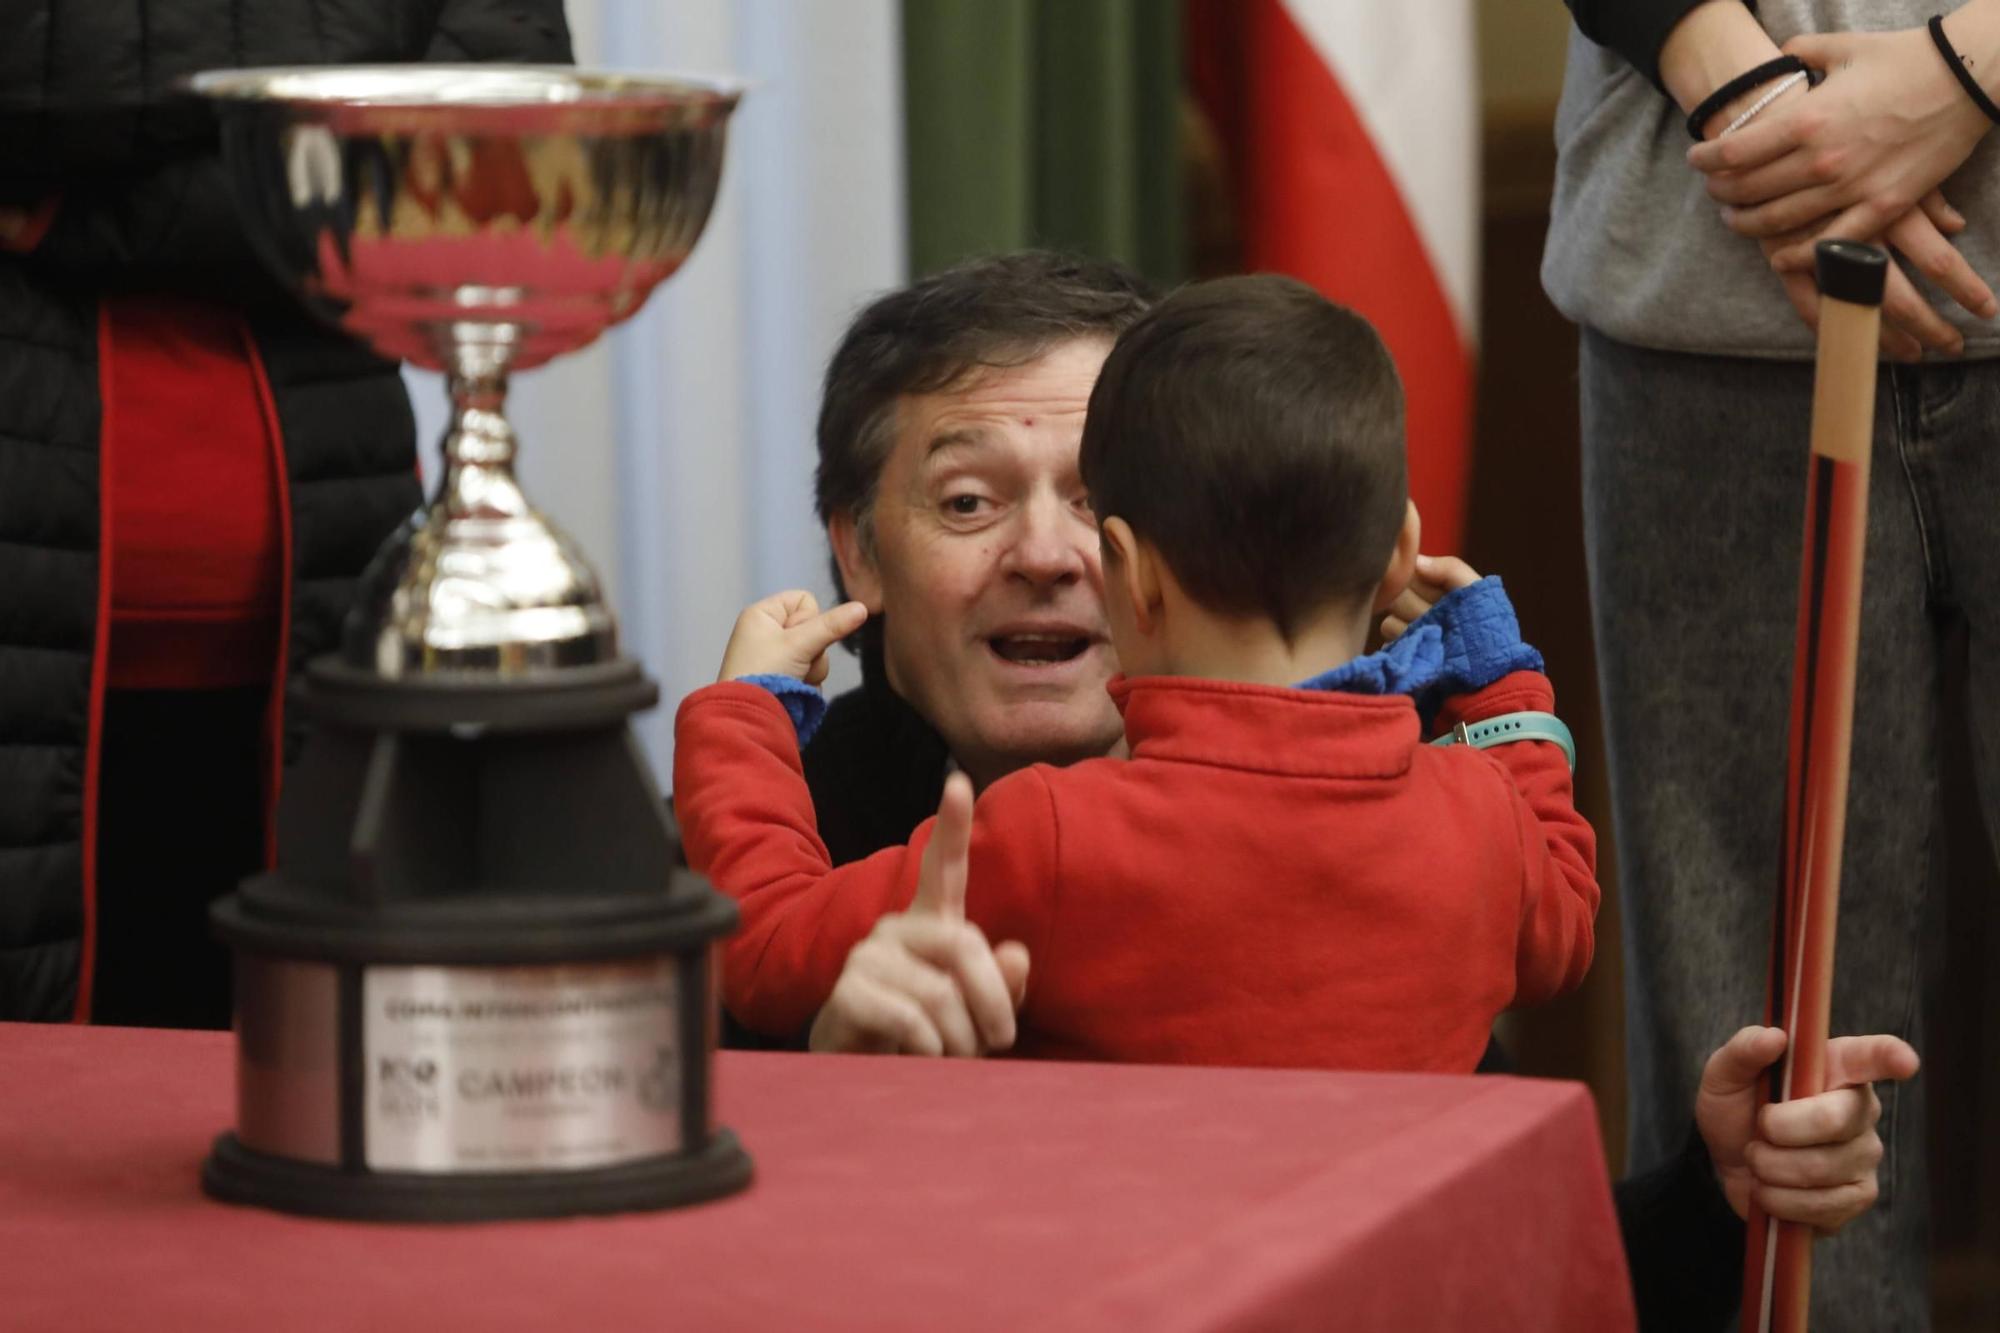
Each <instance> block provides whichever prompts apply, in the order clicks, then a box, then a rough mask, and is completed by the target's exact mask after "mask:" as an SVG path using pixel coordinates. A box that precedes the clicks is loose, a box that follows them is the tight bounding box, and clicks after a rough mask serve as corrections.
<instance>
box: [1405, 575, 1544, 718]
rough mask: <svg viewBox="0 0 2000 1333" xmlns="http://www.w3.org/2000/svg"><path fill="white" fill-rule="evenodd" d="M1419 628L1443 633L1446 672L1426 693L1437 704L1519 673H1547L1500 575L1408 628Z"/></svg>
mask: <svg viewBox="0 0 2000 1333" xmlns="http://www.w3.org/2000/svg"><path fill="white" fill-rule="evenodd" d="M1419 625H1436V626H1437V627H1438V629H1440V630H1441V631H1443V634H1444V668H1443V670H1442V671H1441V672H1439V674H1438V678H1437V680H1436V681H1434V682H1433V683H1432V685H1431V687H1430V690H1429V691H1427V693H1429V694H1430V697H1431V699H1433V700H1435V701H1436V702H1437V703H1442V702H1443V701H1444V700H1446V699H1449V698H1451V697H1452V696H1453V695H1458V694H1470V693H1472V692H1473V691H1474V690H1483V689H1485V688H1486V687H1487V686H1488V685H1491V684H1492V683H1493V682H1494V681H1496V680H1499V679H1500V678H1501V677H1502V676H1506V675H1508V674H1510V673H1512V672H1515V671H1540V670H1542V669H1543V663H1542V655H1541V654H1540V653H1538V652H1536V651H1535V650H1534V649H1533V648H1532V647H1530V646H1529V645H1527V644H1525V643H1523V642H1522V641H1521V622H1520V620H1519V619H1517V618H1516V617H1515V615H1514V604H1513V603H1512V602H1510V601H1508V600H1507V590H1506V588H1505V587H1504V586H1502V584H1501V582H1500V577H1499V576H1498V575H1497V574H1489V575H1488V576H1487V577H1485V578H1483V579H1481V580H1479V582H1477V583H1472V584H1468V585H1466V586H1465V587H1463V588H1454V589H1453V590H1452V591H1450V592H1448V593H1446V594H1445V595H1444V596H1443V597H1442V598H1440V599H1438V603H1437V605H1436V606H1433V607H1432V608H1431V609H1430V610H1428V611H1426V612H1425V613H1424V614H1423V615H1421V616H1419V617H1417V619H1416V621H1415V622H1414V623H1413V624H1412V625H1411V626H1410V629H1415V628H1417V626H1419ZM1405 632H1406V633H1407V632H1408V631H1405Z"/></svg>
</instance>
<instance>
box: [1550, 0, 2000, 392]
mask: <svg viewBox="0 0 2000 1333" xmlns="http://www.w3.org/2000/svg"><path fill="white" fill-rule="evenodd" d="M1939 7H1940V6H1939V0H1924V2H1923V3H1917V0H1760V3H1759V4H1758V5H1757V17H1758V19H1759V21H1761V22H1762V23H1763V25H1764V30H1765V31H1766V32H1768V33H1770V35H1771V37H1772V39H1773V40H1774V41H1777V42H1779V43H1783V42H1784V41H1785V40H1786V39H1788V38H1790V37H1793V36H1795V35H1796V34H1798V33H1801V32H1854V31H1869V30H1878V31H1879V30H1884V29H1895V28H1910V27H1919V28H1920V27H1922V26H1923V24H1924V23H1925V22H1926V21H1927V20H1928V19H1929V18H1930V16H1931V15H1932V14H1934V13H1937V12H1939ZM1944 8H1945V9H1946V10H1949V9H1950V8H1951V5H1950V3H1949V0H1946V3H1945V5H1944ZM1691 143H1692V140H1690V139H1689V138H1688V134H1687V118H1686V117H1685V116H1683V115H1682V114H1681V112H1680V109H1679V108H1678V107H1676V106H1675V105H1674V104H1673V102H1672V101H1671V100H1670V99H1669V98H1667V97H1665V96H1663V95H1662V94H1661V93H1660V91H1659V89H1657V88H1655V87H1654V86H1653V85H1652V84H1651V83H1650V82H1648V81H1647V79H1646V77H1645V76H1644V75H1643V74H1641V73H1640V72H1639V71H1638V70H1636V69H1634V68H1633V67H1632V66H1631V65H1630V64H1628V63H1627V62H1626V60H1625V59H1624V57H1622V56H1620V55H1618V54H1617V53H1616V52H1613V51H1609V50H1606V49H1605V48H1603V47H1600V46H1598V45H1596V44H1595V43H1593V42H1591V41H1590V40H1589V39H1587V38H1585V37H1584V36H1583V35H1582V34H1581V33H1579V32H1577V31H1575V30H1574V29H1572V30H1571V32H1570V42H1569V63H1568V66H1567V68H1566V70H1565V71H1564V75H1563V94H1562V103H1561V105H1560V106H1559V107H1558V108H1557V111H1556V148H1557V150H1558V153H1559V157H1558V160H1557V166H1556V191H1555V201H1554V205H1553V208H1552V210H1551V216H1550V219H1549V239H1548V245H1547V247H1546V248H1545V249H1544V251H1543V253H1542V286H1543V287H1544V288H1545V289H1546V290H1547V291H1548V294H1549V299H1550V300H1552V301H1554V302H1555V304H1556V308H1557V309H1559V310H1561V311H1562V312H1563V314H1565V315H1567V316H1568V317H1569V318H1570V319H1571V320H1573V321H1575V322H1576V323H1578V324H1583V325H1587V326H1588V327H1590V328H1593V329H1596V330H1597V331H1598V332H1600V333H1603V334H1606V335H1608V336H1610V337H1612V338H1616V339H1618V340H1619V341H1621V342H1627V343H1634V344H1637V345H1639V346H1642V347H1656V348H1662V349H1665V350H1669V351H1682V352H1705V353H1710V354H1718V355H1733V356H1755V357H1774V358H1782V359H1787V360H1808V359H1810V358H1811V356H1812V353H1813V336H1812V334H1811V332H1810V331H1808V330H1807V328H1806V326H1805V325H1804V324H1803V323H1801V322H1800V320H1799V317H1798V315H1797V314H1796V313H1795V312H1794V311H1793V310H1792V306H1791V303H1790V302H1789V301H1787V300H1786V299H1785V294H1784V291H1783V289H1782V288H1781V287H1780V286H1779V282H1778V278H1777V275H1776V274H1774V273H1772V272H1771V270H1770V266H1769V265H1768V264H1766V263H1765V261H1764V255H1763V252H1762V251H1761V250H1759V249H1758V247H1757V243H1756V242H1755V241H1751V240H1747V239H1745V238H1743V237H1741V236H1738V235H1736V234H1735V233H1734V232H1732V231H1730V230H1729V229H1728V228H1727V227H1725V226H1723V225H1722V220H1721V218H1720V216H1719V212H1720V208H1719V205H1717V204H1716V202H1715V201H1714V200H1713V199H1710V198H1709V197H1708V193H1707V191H1706V190H1704V189H1703V182H1702V176H1701V173H1699V172H1697V171H1695V170H1694V169H1693V168H1692V167H1690V166H1688V164H1687V160H1686V155H1687V150H1688V148H1689V146H1690V145H1691ZM1943 190H1944V196H1945V198H1946V199H1948V200H1950V201H1951V203H1952V204H1953V205H1954V206H1955V207H1956V208H1957V209H1958V211H1959V212H1961V213H1963V214H1964V215H1965V218H1966V222H1967V224H1968V225H1967V226H1966V229H1965V230H1964V231H1963V232H1961V233H1959V235H1958V236H1956V237H1955V238H1953V242H1954V244H1956V245H1957V246H1958V248H1959V251H1960V253H1962V254H1963V255H1964V256H1965V257H1966V259H1967V260H1968V261H1969V262H1970V263H1971V265H1972V268H1973V271H1974V272H1976V273H1978V274H1979V276H1980V277H1982V278H1984V279H1986V281H1987V282H1988V283H1989V284H1990V285H1992V286H1993V287H1994V289H1995V291H1996V292H2000V132H1995V133H1989V134H1988V135H1987V136H1986V137H1985V138H1984V139H1983V140H1981V141H1980V143H1979V146H1978V147H1977V148H1975V149H1974V150H1973V152H1972V156H1971V157H1969V158H1967V159H1966V161H1965V163H1964V165H1963V166H1961V167H1960V168H1959V169H1958V171H1957V172H1956V173H1954V174H1953V175H1952V176H1951V177H1950V178H1949V179H1947V180H1946V181H1945V182H1944V185H1943ZM1904 267H1905V271H1908V265H1905V266H1904ZM1918 288H1919V290H1921V291H1923V292H1924V294H1925V295H1926V296H1928V297H1929V298H1930V299H1931V303H1932V304H1933V305H1934V306H1936V307H1937V308H1938V310H1939V311H1941V312H1942V313H1943V314H1944V316H1945V318H1946V319H1948V320H1950V321H1951V322H1952V323H1953V324H1955V325H1956V326H1957V327H1958V328H1959V329H1960V330H1961V331H1962V332H1963V333H1964V334H1965V348H1966V355H1967V356H1968V357H1992V356H2000V320H1980V319H1975V318H1973V317H1972V316H1971V315H1970V314H1968V313H1967V312H1966V311H1965V310H1963V309H1961V308H1960V307H1959V305H1958V304H1957V303H1956V302H1955V301H1952V300H1951V299H1950V298H1948V297H1946V296H1944V295H1943V294H1942V293H1941V292H1939V291H1938V290H1937V289H1936V288H1934V287H1932V286H1931V285H1929V284H1928V283H1926V282H1923V281H1921V280H1919V281H1918Z"/></svg>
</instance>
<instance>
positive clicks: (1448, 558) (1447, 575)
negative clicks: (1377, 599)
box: [1381, 555, 1480, 643]
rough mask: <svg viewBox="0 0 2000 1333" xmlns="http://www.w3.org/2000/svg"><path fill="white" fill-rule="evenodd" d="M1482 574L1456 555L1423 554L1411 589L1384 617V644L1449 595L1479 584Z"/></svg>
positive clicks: (1418, 559)
mask: <svg viewBox="0 0 2000 1333" xmlns="http://www.w3.org/2000/svg"><path fill="white" fill-rule="evenodd" d="M1479 577H1480V576H1479V571H1478V570H1476V569H1474V568H1473V567H1472V566H1471V565H1468V564H1466V563H1465V562H1464V561H1463V560H1460V559H1459V558H1458V557H1457V556H1455V555H1420V556H1418V557H1417V572H1416V573H1415V574H1414V575H1412V576H1411V578H1410V586H1409V587H1407V588H1405V589H1403V592H1402V595H1401V596H1399V597H1397V598H1396V600H1395V601H1393V602H1391V603H1389V610H1388V611H1387V612H1386V613H1385V614H1384V615H1383V617H1382V628H1381V633H1382V642H1384V643H1387V642H1389V641H1390V640H1391V639H1395V638H1398V637H1400V636H1401V635H1402V633H1403V631H1404V630H1406V629H1408V628H1409V627H1410V622H1411V621H1413V620H1415V619H1416V618H1417V617H1418V616H1421V615H1422V614H1423V613H1424V612H1426V611H1428V610H1430V609H1431V608H1432V607H1433V606H1436V605H1437V604H1438V602H1439V600H1440V599H1441V598H1443V597H1444V595H1445V594H1446V593H1448V592H1454V591H1456V590H1458V589H1460V588H1464V587H1468V586H1470V585H1472V584H1474V583H1477V582H1479Z"/></svg>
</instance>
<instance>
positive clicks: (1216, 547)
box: [1081, 274, 1415, 670]
mask: <svg viewBox="0 0 2000 1333" xmlns="http://www.w3.org/2000/svg"><path fill="white" fill-rule="evenodd" d="M1081 467H1082V473H1083V481H1084V485H1085V486H1086V487H1088V488H1089V491H1090V498H1091V505H1092V506H1093V508H1094V509H1095V510H1096V512H1097V515H1098V521H1099V523H1100V525H1102V528H1103V534H1104V539H1105V540H1104V547H1105V551H1104V561H1105V569H1104V574H1105V584H1106V593H1105V598H1106V602H1107V604H1108V606H1109V607H1110V609H1111V611H1112V617H1111V620H1112V626H1113V629H1114V634H1115V635H1116V636H1120V637H1123V638H1126V639H1131V638H1132V637H1133V636H1134V635H1135V634H1137V635H1139V636H1140V637H1143V636H1144V634H1145V632H1146V629H1147V623H1148V617H1147V616H1146V614H1145V611H1146V608H1145V607H1144V606H1143V605H1141V606H1140V607H1139V615H1138V629H1137V630H1136V631H1135V630H1134V628H1133V615H1132V612H1133V606H1134V604H1136V603H1144V602H1146V601H1147V600H1148V599H1149V597H1151V596H1154V595H1155V593H1149V591H1148V589H1149V588H1152V587H1153V580H1152V576H1151V575H1149V576H1148V578H1147V579H1145V580H1139V581H1137V582H1134V581H1132V580H1130V579H1128V578H1127V575H1128V574H1129V572H1130V571H1129V569H1128V566H1129V564H1130V563H1131V557H1132V556H1133V555H1134V554H1138V555H1140V556H1141V558H1142V559H1143V560H1144V561H1146V562H1150V563H1158V564H1163V565H1164V566H1165V574H1166V575H1167V580H1168V582H1170V583H1171V584H1172V585H1174V591H1175V594H1176V595H1184V596H1185V598H1186V599H1187V600H1188V601H1189V602H1191V603H1192V604H1194V606H1196V607H1198V608H1200V609H1201V610H1203V611H1205V612H1207V613H1209V614H1210V615H1212V616H1214V617H1217V618H1219V619H1221V620H1223V621H1235V622H1245V621H1263V622H1267V623H1268V624H1269V625H1270V626H1272V627H1273V628H1274V629H1275V630H1276V633H1277V635H1278V636H1279V637H1280V638H1281V639H1282V640H1283V641H1284V642H1285V643H1286V644H1291V643H1294V642H1295V641H1296V640H1297V639H1298V638H1299V636H1301V635H1303V634H1306V633H1309V632H1312V631H1314V630H1315V629H1316V628H1317V627H1321V626H1324V625H1325V624H1327V623H1328V622H1329V621H1330V620H1335V621H1338V622H1340V623H1342V624H1365V622H1366V618H1367V616H1368V614H1369V612H1370V611H1371V610H1372V609H1374V607H1375V606H1376V605H1377V604H1378V603H1383V604H1386V599H1393V598H1394V596H1395V595H1396V593H1397V592H1399V591H1400V590H1401V586H1402V583H1403V582H1404V581H1405V580H1407V578H1408V570H1407V560H1403V562H1402V563H1403V566H1404V567H1403V568H1402V569H1401V570H1400V572H1399V570H1398V564H1399V553H1401V552H1402V551H1403V548H1404V547H1408V548H1409V550H1408V552H1407V554H1408V556H1410V557H1413V556H1414V546H1415V522H1414V517H1413V511H1412V510H1411V509H1410V507H1409V483H1408V477H1407V470H1406V467H1405V463H1404V457H1403V393H1402V387H1401V385H1400V384H1399V383H1398V381H1397V378H1396V368H1395V365H1394V363H1393V362H1392V361H1391V360H1390V359H1389V353H1388V349H1387V348H1385V347H1383V345H1382V340H1381V339H1380V338H1378V337H1377V336H1376V334H1375V331H1374V330H1373V329H1372V328H1370V327H1369V326H1368V323H1367V321H1366V320H1364V319H1362V318H1361V317H1360V316H1359V315H1356V314H1354V313H1353V312H1352V311H1349V310H1345V309H1343V308H1341V307H1340V306H1337V305H1334V304H1333V303H1332V302H1330V301H1328V300H1326V299H1325V298H1324V297H1322V296H1320V295H1319V294H1318V293H1317V292H1315V291H1313V290H1312V289H1311V288H1310V287H1307V286H1305V285H1304V284H1302V283H1299V282H1294V281H1292V280H1291V279H1289V278H1282V277H1277V276H1274V275H1269V274H1264V275H1258V276H1254V277H1241V278H1225V279H1222V280H1219V281H1215V282H1205V283H1197V284H1195V285H1193V286H1189V287H1185V288H1182V289H1181V290H1180V291H1179V292H1176V293H1175V294H1174V295H1173V296H1171V297H1169V298H1168V299H1167V300H1166V301H1164V302H1162V303H1161V304H1160V305H1159V306H1157V307H1156V308H1155V309H1153V310H1152V311H1151V312H1150V313H1148V314H1147V315H1146V316H1144V317H1143V318H1142V319H1140V320H1139V321H1138V322H1137V323H1136V324H1134V325H1133V326H1132V327H1131V328H1130V329H1128V330H1127V331H1126V332H1125V333H1124V334H1123V335H1121V336H1120V337H1119V339H1118V343H1117V346H1116V347H1115V348H1113V350H1112V352H1111V356H1110V359H1108V360H1107V361H1106V362H1105V363H1104V370H1103V372H1102V373H1101V374H1100V375H1099V377H1098V380H1097V386H1096V388H1095V390H1094V391H1093V392H1092V393H1091V396H1090V411H1089V415H1088V417H1087V418H1086V420H1085V422H1084V427H1083V445H1082V454H1081ZM1127 547H1131V548H1133V549H1131V550H1127V549H1126V548H1127ZM1387 584H1393V585H1394V586H1393V587H1386V586H1385V585H1387ZM1121 622H1123V623H1122V624H1121ZM1118 647H1119V651H1120V655H1121V657H1126V658H1127V659H1128V660H1127V661H1126V667H1127V669H1128V670H1145V669H1153V668H1149V667H1147V666H1144V665H1142V663H1140V662H1138V661H1133V660H1130V658H1131V657H1132V656H1142V655H1143V650H1142V652H1141V653H1139V654H1133V653H1131V652H1130V650H1129V648H1128V644H1127V643H1125V642H1121V643H1119V645H1118Z"/></svg>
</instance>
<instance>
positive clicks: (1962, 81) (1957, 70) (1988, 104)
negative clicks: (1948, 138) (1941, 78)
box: [1930, 14, 2000, 125]
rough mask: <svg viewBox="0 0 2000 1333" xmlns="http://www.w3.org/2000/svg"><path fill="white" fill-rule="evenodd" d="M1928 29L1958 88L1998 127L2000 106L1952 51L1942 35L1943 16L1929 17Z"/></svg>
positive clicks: (1947, 38) (1962, 60) (1945, 37)
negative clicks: (1956, 81)
mask: <svg viewBox="0 0 2000 1333" xmlns="http://www.w3.org/2000/svg"><path fill="white" fill-rule="evenodd" d="M1930 28H1931V41H1933V42H1935V43H1936V44H1937V49H1938V54H1939V55H1941V56H1943V57H1944V63H1945V65H1946V67H1948V68H1949V69H1950V70H1951V72H1952V74H1953V76H1954V77H1956V78H1957V79H1958V82H1959V86H1960V87H1962V88H1964V89H1965V95H1966V96H1967V97H1970V98H1971V99H1972V104H1973V105H1974V106H1976V107H1978V108H1979V109H1980V110H1981V111H1984V112H1985V113H1986V118H1987V119H1988V120H1990V121H1992V122H1993V123H1994V124H1995V125H2000V106H1995V105H1993V99H1992V98H1990V97H1988V96H1987V95H1986V90H1985V89H1984V88H1982V87H1980V86H1979V80H1978V79H1975V78H1973V77H1972V71H1971V70H1969V69H1967V68H1966V67H1965V60H1964V58H1963V57H1961V56H1960V55H1959V54H1958V52H1957V51H1955V50H1953V49H1952V45H1951V38H1949V37H1947V36H1945V35H1944V15H1942V14H1933V15H1931V23H1930Z"/></svg>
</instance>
